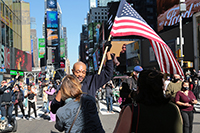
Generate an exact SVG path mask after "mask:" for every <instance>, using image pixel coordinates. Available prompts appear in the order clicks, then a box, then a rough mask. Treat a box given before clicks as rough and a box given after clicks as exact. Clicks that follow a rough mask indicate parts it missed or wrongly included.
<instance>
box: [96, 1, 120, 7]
mask: <svg viewBox="0 0 200 133" xmlns="http://www.w3.org/2000/svg"><path fill="white" fill-rule="evenodd" d="M112 1H115V2H116V1H119V0H98V3H97V4H98V7H100V6H107V4H108V2H112Z"/></svg>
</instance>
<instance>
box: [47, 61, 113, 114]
mask: <svg viewBox="0 0 200 133" xmlns="http://www.w3.org/2000/svg"><path fill="white" fill-rule="evenodd" d="M112 76H113V61H112V60H108V61H107V62H106V66H105V68H104V70H102V71H101V74H100V75H98V74H94V75H89V76H86V77H85V79H84V81H83V82H82V88H81V89H82V91H83V92H86V93H87V94H88V95H91V96H93V97H95V93H96V91H97V90H98V89H99V88H100V87H101V86H103V85H104V84H106V83H107V82H108V81H109V80H110V79H111V78H112ZM63 105H64V101H62V100H61V102H58V101H57V100H56V99H55V98H54V100H53V101H52V103H51V112H52V113H54V114H55V113H56V111H57V110H58V108H59V107H61V106H63Z"/></svg>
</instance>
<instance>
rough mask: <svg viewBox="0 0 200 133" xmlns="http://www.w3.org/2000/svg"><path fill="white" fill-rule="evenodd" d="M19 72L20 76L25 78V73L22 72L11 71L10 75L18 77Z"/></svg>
mask: <svg viewBox="0 0 200 133" xmlns="http://www.w3.org/2000/svg"><path fill="white" fill-rule="evenodd" d="M17 72H19V74H20V76H24V73H23V72H22V71H16V70H10V75H17Z"/></svg>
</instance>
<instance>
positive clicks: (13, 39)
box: [0, 0, 32, 80]
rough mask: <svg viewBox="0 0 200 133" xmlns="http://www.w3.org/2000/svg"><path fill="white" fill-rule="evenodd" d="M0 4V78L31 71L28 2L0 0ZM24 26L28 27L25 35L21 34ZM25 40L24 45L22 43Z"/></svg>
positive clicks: (22, 74)
mask: <svg viewBox="0 0 200 133" xmlns="http://www.w3.org/2000/svg"><path fill="white" fill-rule="evenodd" d="M0 5H1V6H0V15H1V17H0V25H1V27H0V80H2V79H7V78H10V77H14V76H13V75H16V74H17V72H19V73H20V75H21V76H24V72H27V71H32V67H31V66H32V61H31V60H32V59H31V54H29V53H30V52H31V45H30V44H31V41H30V8H29V4H28V3H25V2H22V1H20V0H0ZM22 25H23V26H22ZM28 25H29V26H28ZM26 26H27V29H28V27H29V31H27V36H23V34H24V33H23V32H24V31H25V30H24V27H26ZM28 32H29V33H28ZM28 35H29V36H28ZM24 37H25V38H24ZM26 37H27V38H26ZM22 42H23V43H22ZM25 42H27V43H26V46H25V45H23V44H24V43H25ZM27 52H28V53H27Z"/></svg>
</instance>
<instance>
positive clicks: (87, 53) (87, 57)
mask: <svg viewBox="0 0 200 133" xmlns="http://www.w3.org/2000/svg"><path fill="white" fill-rule="evenodd" d="M85 60H86V61H88V60H89V50H88V49H87V50H86V51H85Z"/></svg>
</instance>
